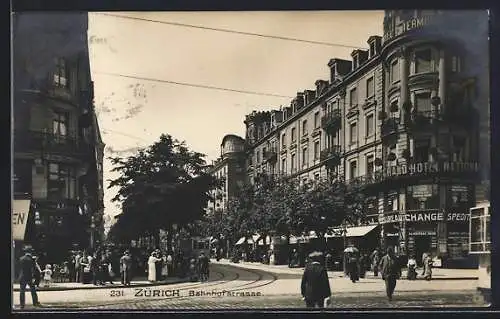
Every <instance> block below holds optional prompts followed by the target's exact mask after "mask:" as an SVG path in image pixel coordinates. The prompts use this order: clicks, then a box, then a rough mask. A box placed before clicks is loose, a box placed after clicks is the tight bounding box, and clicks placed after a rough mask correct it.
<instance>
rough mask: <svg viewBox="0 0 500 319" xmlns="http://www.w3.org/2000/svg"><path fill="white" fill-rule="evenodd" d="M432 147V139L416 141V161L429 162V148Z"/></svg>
mask: <svg viewBox="0 0 500 319" xmlns="http://www.w3.org/2000/svg"><path fill="white" fill-rule="evenodd" d="M430 146H431V141H430V139H428V138H426V139H419V140H415V152H414V156H415V161H416V162H417V163H422V162H427V161H429V148H430Z"/></svg>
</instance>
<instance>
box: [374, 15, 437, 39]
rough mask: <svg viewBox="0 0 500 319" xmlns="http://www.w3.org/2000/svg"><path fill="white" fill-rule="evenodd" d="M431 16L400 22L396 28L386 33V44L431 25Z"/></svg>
mask: <svg viewBox="0 0 500 319" xmlns="http://www.w3.org/2000/svg"><path fill="white" fill-rule="evenodd" d="M430 22H431V16H421V17H417V18H411V19H408V20H403V21H400V23H399V24H398V25H396V28H395V29H393V28H391V29H390V30H388V31H386V32H385V33H384V42H385V41H388V40H390V39H392V38H394V37H397V36H400V35H402V34H403V33H406V32H408V31H410V30H414V29H418V28H421V27H423V26H426V25H428V24H430Z"/></svg>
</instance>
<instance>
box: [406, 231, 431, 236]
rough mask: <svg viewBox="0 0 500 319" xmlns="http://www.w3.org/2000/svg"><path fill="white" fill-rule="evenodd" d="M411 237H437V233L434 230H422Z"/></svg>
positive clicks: (411, 233) (414, 232) (411, 234)
mask: <svg viewBox="0 0 500 319" xmlns="http://www.w3.org/2000/svg"><path fill="white" fill-rule="evenodd" d="M410 236H436V232H435V231H432V230H421V231H413V232H410Z"/></svg>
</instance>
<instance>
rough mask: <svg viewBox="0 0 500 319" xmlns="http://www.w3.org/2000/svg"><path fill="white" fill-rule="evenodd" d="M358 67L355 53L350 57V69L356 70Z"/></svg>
mask: <svg viewBox="0 0 500 319" xmlns="http://www.w3.org/2000/svg"><path fill="white" fill-rule="evenodd" d="M357 68H358V56H357V55H355V56H353V57H352V70H353V71H354V70H356V69H357Z"/></svg>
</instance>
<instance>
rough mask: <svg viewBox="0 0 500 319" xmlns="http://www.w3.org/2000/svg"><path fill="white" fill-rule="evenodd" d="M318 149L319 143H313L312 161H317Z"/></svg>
mask: <svg viewBox="0 0 500 319" xmlns="http://www.w3.org/2000/svg"><path fill="white" fill-rule="evenodd" d="M319 150H320V148H319V141H315V142H314V159H315V160H317V159H319V152H320V151H319Z"/></svg>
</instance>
